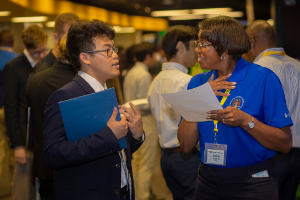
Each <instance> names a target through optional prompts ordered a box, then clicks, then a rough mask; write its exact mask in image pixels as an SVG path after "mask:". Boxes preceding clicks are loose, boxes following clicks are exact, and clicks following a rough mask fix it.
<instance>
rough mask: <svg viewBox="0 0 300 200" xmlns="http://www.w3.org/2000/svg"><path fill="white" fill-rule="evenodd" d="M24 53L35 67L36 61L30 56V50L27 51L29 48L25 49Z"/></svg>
mask: <svg viewBox="0 0 300 200" xmlns="http://www.w3.org/2000/svg"><path fill="white" fill-rule="evenodd" d="M23 52H24V55H25V56H26V58H27V60H28V62H29V63H30V65H31V67H34V66H35V64H36V63H35V62H34V60H33V58H32V57H31V56H30V54H29V52H28V51H27V49H24V51H23Z"/></svg>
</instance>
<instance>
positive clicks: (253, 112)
mask: <svg viewBox="0 0 300 200" xmlns="http://www.w3.org/2000/svg"><path fill="white" fill-rule="evenodd" d="M199 28H200V32H199V41H197V42H196V52H197V54H198V62H199V63H200V65H201V67H202V68H203V69H209V70H210V71H208V72H206V73H202V74H198V75H196V76H194V77H193V78H192V79H191V81H190V83H189V85H188V89H193V88H195V87H198V86H200V85H202V84H205V83H206V82H209V83H210V85H211V87H212V89H213V90H214V91H215V94H216V95H217V97H218V99H219V101H220V104H221V105H222V107H223V108H224V109H221V110H213V111H208V114H210V115H209V116H208V117H207V119H208V120H209V121H206V122H187V121H186V120H185V119H182V121H181V123H180V126H179V129H178V139H179V142H180V146H181V148H182V149H183V151H185V152H189V151H190V150H191V149H192V148H193V147H194V146H195V145H196V143H197V142H198V140H199V144H200V153H201V164H200V167H199V172H198V181H197V187H196V199H205V200H210V199H214V200H215V199H230V200H234V199H239V200H240V199H262V200H265V199H272V200H276V199H278V188H277V182H276V177H275V173H274V161H273V157H274V156H275V154H276V151H278V152H284V153H287V152H289V151H290V149H291V147H292V136H291V132H290V126H291V125H292V121H291V118H290V114H289V111H288V109H287V106H286V102H285V97H284V93H283V90H282V87H281V84H280V81H279V79H278V78H277V76H276V75H275V74H274V73H273V72H272V71H271V70H269V69H267V68H263V67H261V66H259V65H256V64H253V63H249V62H247V61H246V60H244V59H243V58H241V55H242V54H244V53H246V52H248V50H249V49H250V45H251V43H250V40H249V38H248V36H247V34H246V33H245V31H244V29H243V27H242V26H241V25H240V24H239V23H238V22H237V21H236V20H235V19H233V18H230V17H225V16H218V17H215V18H211V19H206V20H204V21H202V22H201V23H200V24H199ZM224 76H227V77H229V78H228V79H227V81H228V82H233V83H235V86H225V87H224V86H222V83H223V82H222V81H220V79H222V77H224ZM220 87H221V88H223V89H227V90H226V91H225V90H221V91H218V90H219V89H220ZM220 92H221V95H222V96H218V95H220Z"/></svg>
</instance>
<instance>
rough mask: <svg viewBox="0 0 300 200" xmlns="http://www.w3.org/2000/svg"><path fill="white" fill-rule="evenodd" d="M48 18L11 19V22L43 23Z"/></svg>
mask: <svg viewBox="0 0 300 200" xmlns="http://www.w3.org/2000/svg"><path fill="white" fill-rule="evenodd" d="M47 19H48V17H46V16H36V17H13V18H11V21H12V22H14V23H23V22H45V21H47Z"/></svg>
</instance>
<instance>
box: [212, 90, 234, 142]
mask: <svg viewBox="0 0 300 200" xmlns="http://www.w3.org/2000/svg"><path fill="white" fill-rule="evenodd" d="M229 93H230V89H226V91H225V94H229ZM226 100H227V96H223V98H222V100H221V102H220V105H221V106H222V107H223V105H224V103H225V101H226ZM218 123H219V122H218V121H217V120H214V134H215V139H214V144H217V133H218V131H219V130H218Z"/></svg>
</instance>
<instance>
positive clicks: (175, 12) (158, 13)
mask: <svg viewBox="0 0 300 200" xmlns="http://www.w3.org/2000/svg"><path fill="white" fill-rule="evenodd" d="M187 14H190V10H161V11H152V12H151V16H152V17H169V16H178V15H187Z"/></svg>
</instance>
